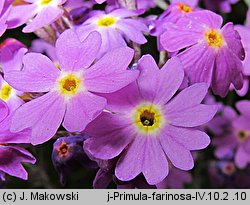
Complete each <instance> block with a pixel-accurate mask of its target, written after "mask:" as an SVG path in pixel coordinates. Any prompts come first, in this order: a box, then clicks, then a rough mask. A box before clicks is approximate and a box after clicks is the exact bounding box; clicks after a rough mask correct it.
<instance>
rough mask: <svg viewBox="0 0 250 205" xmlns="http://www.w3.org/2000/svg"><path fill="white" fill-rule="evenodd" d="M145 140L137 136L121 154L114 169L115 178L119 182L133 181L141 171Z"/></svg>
mask: <svg viewBox="0 0 250 205" xmlns="http://www.w3.org/2000/svg"><path fill="white" fill-rule="evenodd" d="M146 144H147V138H146V137H144V136H138V137H136V138H135V140H134V141H133V142H132V143H131V144H130V145H129V147H128V149H127V150H126V151H125V152H124V153H123V154H122V156H121V158H120V159H119V160H118V162H117V165H116V168H115V176H116V177H117V178H118V179H119V180H121V181H129V180H132V179H134V178H135V177H136V176H137V175H139V174H140V173H141V172H142V171H143V161H144V156H145V147H146Z"/></svg>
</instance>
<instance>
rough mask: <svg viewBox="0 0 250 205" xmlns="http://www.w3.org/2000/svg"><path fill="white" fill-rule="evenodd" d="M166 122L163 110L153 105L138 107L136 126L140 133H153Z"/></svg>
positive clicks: (135, 116)
mask: <svg viewBox="0 0 250 205" xmlns="http://www.w3.org/2000/svg"><path fill="white" fill-rule="evenodd" d="M163 122H164V119H163V115H162V112H161V109H160V108H159V107H157V106H155V105H152V104H143V105H140V106H138V107H137V108H136V109H135V112H134V124H135V125H136V127H137V128H138V130H139V131H142V132H144V133H151V132H155V131H157V130H159V128H161V127H162V124H163Z"/></svg>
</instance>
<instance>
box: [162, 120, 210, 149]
mask: <svg viewBox="0 0 250 205" xmlns="http://www.w3.org/2000/svg"><path fill="white" fill-rule="evenodd" d="M164 133H165V134H166V135H167V136H171V137H172V138H173V139H174V140H175V141H176V142H178V143H179V144H181V145H182V146H183V147H185V148H186V149H188V150H200V149H204V148H206V147H207V146H208V145H209V144H210V138H209V136H208V135H207V134H206V133H205V132H202V131H200V130H194V129H189V128H181V127H174V126H172V125H168V126H166V128H165V130H164Z"/></svg>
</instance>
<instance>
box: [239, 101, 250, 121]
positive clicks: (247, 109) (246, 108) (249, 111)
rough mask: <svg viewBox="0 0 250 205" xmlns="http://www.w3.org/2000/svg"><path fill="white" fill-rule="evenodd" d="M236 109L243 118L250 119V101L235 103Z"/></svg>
mask: <svg viewBox="0 0 250 205" xmlns="http://www.w3.org/2000/svg"><path fill="white" fill-rule="evenodd" d="M236 108H237V109H238V110H239V111H240V113H241V114H242V115H243V116H246V117H249V118H250V101H249V100H241V101H239V102H237V103H236Z"/></svg>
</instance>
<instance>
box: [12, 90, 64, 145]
mask: <svg viewBox="0 0 250 205" xmlns="http://www.w3.org/2000/svg"><path fill="white" fill-rule="evenodd" d="M65 109H66V108H65V104H64V99H63V98H62V97H61V96H59V95H58V94H57V93H56V92H49V93H47V94H45V95H43V96H42V97H39V98H36V99H34V100H32V101H30V102H28V103H25V104H24V105H22V106H21V107H20V108H19V109H17V111H16V112H15V113H14V115H13V119H12V125H11V131H14V132H19V131H21V130H24V129H25V128H29V127H31V128H32V135H31V143H32V144H33V145H37V144H41V143H43V142H45V141H47V140H49V139H50V138H51V137H53V136H54V135H55V134H56V131H57V129H58V128H59V126H60V124H61V122H62V120H63V116H64V113H65Z"/></svg>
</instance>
